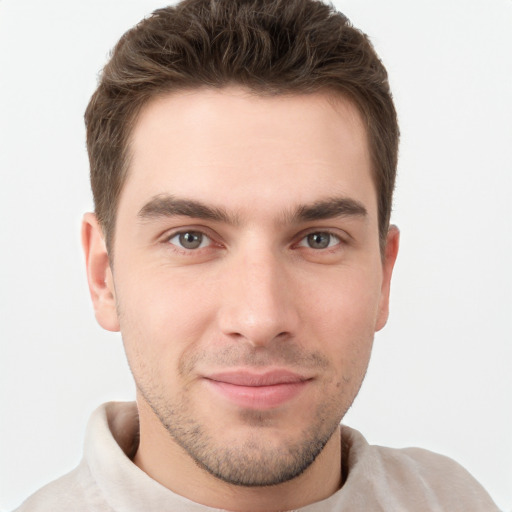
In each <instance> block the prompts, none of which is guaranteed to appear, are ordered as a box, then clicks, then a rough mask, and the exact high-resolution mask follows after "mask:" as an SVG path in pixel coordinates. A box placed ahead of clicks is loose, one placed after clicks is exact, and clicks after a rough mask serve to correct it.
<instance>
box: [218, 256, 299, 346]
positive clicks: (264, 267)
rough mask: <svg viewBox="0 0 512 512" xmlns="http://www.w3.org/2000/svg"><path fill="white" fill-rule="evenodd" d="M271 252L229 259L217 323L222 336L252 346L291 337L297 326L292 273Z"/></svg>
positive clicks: (281, 260)
mask: <svg viewBox="0 0 512 512" xmlns="http://www.w3.org/2000/svg"><path fill="white" fill-rule="evenodd" d="M283 260H284V258H280V257H279V255H275V254H273V253H272V251H271V250H259V251H253V252H251V254H247V253H246V254H243V255H239V256H238V257H236V258H235V257H234V258H230V261H229V263H228V267H227V269H226V275H227V277H226V279H225V280H223V287H222V290H221V292H220V293H221V294H222V300H221V307H220V310H219V311H218V322H219V327H220V330H221V332H222V333H223V334H224V335H225V336H229V337H231V338H237V339H238V340H240V341H245V342H246V343H249V344H250V345H252V346H254V347H258V346H265V345H268V344H269V343H272V342H274V341H276V340H277V339H281V340H284V339H289V338H291V337H294V336H295V334H296V331H297V327H298V320H299V314H298V308H297V304H296V300H297V295H296V294H295V293H294V286H293V272H292V269H291V268H289V265H287V264H286V261H283Z"/></svg>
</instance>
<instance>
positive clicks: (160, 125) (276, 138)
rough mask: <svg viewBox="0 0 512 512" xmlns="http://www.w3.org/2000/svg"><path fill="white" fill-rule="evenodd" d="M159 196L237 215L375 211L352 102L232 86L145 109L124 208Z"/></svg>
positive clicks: (366, 153)
mask: <svg viewBox="0 0 512 512" xmlns="http://www.w3.org/2000/svg"><path fill="white" fill-rule="evenodd" d="M162 193H168V194H172V195H179V196H183V197H189V198H194V199H198V200H201V201H206V202H208V203H210V204H212V203H213V204H217V205H218V206H223V207H225V206H226V205H227V206H228V207H229V206H230V205H232V206H233V207H234V208H238V209H242V210H243V209H244V207H247V206H249V205H250V206H251V208H252V209H254V208H256V207H257V206H258V205H260V206H261V207H262V208H266V209H269V208H270V209H272V208H274V207H275V208H277V207H278V206H285V205H286V204H287V203H289V202H296V203H308V202H312V201H315V200H317V199H318V198H319V197H327V196H333V195H343V196H347V195H348V196H357V197H355V198H356V199H358V200H360V201H362V200H364V202H366V203H371V204H369V205H368V204H367V208H368V209H369V211H372V208H373V206H374V205H376V194H375V190H374V187H373V180H372V178H371V163H370V156H369V150H368V141H367V135H366V131H365V128H364V125H363V122H362V120H361V117H360V115H359V113H358V110H357V108H356V107H355V106H354V105H353V104H352V103H351V102H349V101H348V100H346V99H345V98H343V97H334V96H333V95H329V94H327V93H318V94H308V95H278V96H271V97H269V96H261V95H256V94H253V93H251V92H249V91H247V90H245V89H242V88H237V87H230V88H225V89H216V90H212V89H199V90H192V91H185V92H179V93H172V94H169V95H165V96H162V97H159V98H156V99H154V100H152V101H151V102H150V103H149V104H148V105H146V106H145V107H144V108H143V110H142V111H141V114H140V116H139V118H138V120H137V123H136V125H135V127H134V130H133V133H132V137H131V142H130V166H129V173H128V178H127V181H126V184H125V187H124V189H123V192H122V194H121V202H120V203H121V204H122V203H123V201H124V202H126V201H128V202H129V203H133V206H134V207H137V204H138V206H139V207H140V206H142V202H143V201H144V200H147V199H148V198H150V197H154V196H156V195H158V194H162ZM255 199H258V201H257V203H256V201H255ZM121 204H120V207H121Z"/></svg>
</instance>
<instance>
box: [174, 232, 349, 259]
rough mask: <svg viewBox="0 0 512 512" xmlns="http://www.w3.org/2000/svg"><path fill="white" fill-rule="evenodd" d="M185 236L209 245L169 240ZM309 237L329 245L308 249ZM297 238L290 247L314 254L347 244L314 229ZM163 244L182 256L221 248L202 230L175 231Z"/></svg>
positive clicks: (334, 234) (342, 239) (219, 244)
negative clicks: (323, 239) (317, 237)
mask: <svg viewBox="0 0 512 512" xmlns="http://www.w3.org/2000/svg"><path fill="white" fill-rule="evenodd" d="M187 234H194V235H200V236H202V237H204V238H205V239H207V240H206V242H207V241H208V240H209V243H207V245H203V243H204V242H205V240H204V238H203V240H201V242H200V245H199V246H198V247H196V248H187V247H182V246H180V245H178V243H173V242H171V240H173V239H174V238H177V237H181V236H184V235H187ZM311 235H327V236H328V237H329V238H330V239H329V245H328V246H327V247H321V248H313V247H309V246H308V245H306V244H307V239H308V237H309V236H311ZM299 236H300V238H299V241H298V242H296V243H294V244H293V245H292V247H293V248H295V247H304V248H306V249H309V250H312V251H314V252H315V253H320V252H335V251H336V250H337V249H338V247H339V246H342V245H345V244H346V243H347V241H346V240H345V239H344V238H343V237H341V236H340V235H339V234H337V233H334V232H332V231H330V230H328V229H326V230H319V229H316V230H312V231H309V232H305V233H301V234H300V235H299ZM332 239H335V241H336V243H335V244H334V245H331V241H332ZM165 242H166V243H167V244H169V245H171V246H173V250H174V251H176V252H178V253H180V254H182V255H194V254H197V253H198V252H200V251H201V252H202V250H207V249H209V248H211V247H212V245H217V246H219V247H221V246H222V244H221V243H217V242H215V240H214V238H213V237H212V236H211V235H208V234H207V233H205V232H204V230H202V229H184V230H180V231H175V232H173V233H171V234H170V235H168V236H166V237H165Z"/></svg>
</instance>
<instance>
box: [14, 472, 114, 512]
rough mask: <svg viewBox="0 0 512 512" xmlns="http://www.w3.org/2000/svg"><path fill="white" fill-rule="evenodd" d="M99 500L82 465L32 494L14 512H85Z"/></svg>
mask: <svg viewBox="0 0 512 512" xmlns="http://www.w3.org/2000/svg"><path fill="white" fill-rule="evenodd" d="M98 498H99V497H98V496H96V491H95V486H94V484H93V480H92V477H91V475H90V473H89V471H88V468H87V466H86V465H84V464H80V465H79V466H78V467H77V468H75V469H74V470H73V471H71V472H69V473H67V474H66V475H64V476H62V477H60V478H58V479H57V480H54V481H53V482H50V483H49V484H47V485H45V486H44V487H42V488H41V489H39V490H38V491H37V492H35V493H34V494H32V496H30V497H29V498H27V499H26V500H25V501H24V502H23V503H22V504H21V505H20V506H19V507H18V508H17V509H16V510H15V511H14V512H61V511H62V512H64V511H66V512H68V511H69V510H73V511H74V512H82V511H84V512H85V511H88V510H90V509H91V508H90V507H91V505H92V502H94V501H96V500H97V499H98ZM102 510H105V512H107V511H109V510H110V508H103V509H102Z"/></svg>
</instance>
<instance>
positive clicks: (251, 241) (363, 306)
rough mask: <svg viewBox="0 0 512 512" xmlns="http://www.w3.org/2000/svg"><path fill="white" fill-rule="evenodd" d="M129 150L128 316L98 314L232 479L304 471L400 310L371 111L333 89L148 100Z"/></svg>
mask: <svg viewBox="0 0 512 512" xmlns="http://www.w3.org/2000/svg"><path fill="white" fill-rule="evenodd" d="M131 153H132V159H131V162H130V171H129V175H128V178H127V181H126V183H125V185H124V188H123V190H122V193H121V197H120V202H119V208H118V213H117V221H116V235H115V242H114V265H113V278H112V279H113V281H110V283H111V284H110V285H109V286H110V291H111V292H112V296H113V300H115V303H116V309H111V310H110V312H107V313H105V312H101V306H99V307H98V306H97V311H98V310H99V311H100V314H99V315H98V318H99V319H100V323H102V324H103V325H104V326H105V327H107V328H109V329H116V328H117V322H119V326H120V330H121V332H122V337H123V340H124V344H125V348H126V353H127V357H128V361H129V364H130V367H131V370H132V372H133V375H134V378H135V381H136V385H137V390H138V401H139V406H140V408H141V411H146V413H144V414H146V416H147V417H146V418H145V419H144V421H149V422H157V423H161V425H163V426H164V427H165V429H166V430H167V432H168V433H170V438H169V442H171V443H175V444H176V445H179V446H180V447H181V448H183V449H184V450H185V451H186V452H187V453H188V454H189V455H191V456H192V458H193V459H194V460H195V461H196V462H198V463H199V465H200V466H202V467H204V468H205V469H207V470H208V471H209V472H210V473H212V474H214V475H215V476H217V477H219V478H221V479H223V480H226V481H228V482H231V483H235V484H242V485H264V484H275V483H279V482H282V481H286V480H288V479H290V478H293V477H294V476H297V475H298V474H300V473H301V472H302V471H304V470H305V469H306V468H307V467H308V466H309V465H310V464H311V463H312V462H313V460H314V459H315V458H316V456H317V455H318V454H319V452H320V451H321V450H322V448H323V447H324V445H325V444H326V443H328V442H329V440H330V439H331V437H332V435H333V433H335V432H336V431H337V428H338V425H339V422H340V420H341V418H342V417H343V415H344V414H345V412H346V411H347V409H348V408H349V407H350V405H351V404H352V401H353V399H354V397H355V396H356V394H357V392H358V390H359V387H360V385H361V382H362V380H363V377H364V374H365V371H366V368H367V365H368V360H369V357H370V351H371V347H372V341H373V336H374V332H375V331H376V330H378V329H380V328H381V327H382V326H383V325H384V323H385V321H386V318H387V301H388V291H389V290H388V286H389V279H390V274H391V268H392V265H393V261H394V257H395V255H396V246H397V243H396V239H397V234H396V233H395V232H393V233H392V234H391V235H390V237H391V238H393V240H392V244H391V245H392V246H393V247H395V249H394V250H392V251H391V253H389V254H387V256H386V257H385V258H384V260H383V259H382V258H381V253H380V249H379V236H378V222H377V196H376V190H375V187H374V183H373V181H372V177H371V164H370V157H369V151H368V145H367V139H366V135H365V131H364V127H363V124H362V122H361V119H360V116H359V114H358V112H357V110H356V109H355V108H354V107H353V106H352V105H351V104H350V103H349V102H347V101H346V100H344V99H343V98H336V99H335V100H333V99H332V98H331V99H329V97H328V96H327V95H323V94H312V95H300V96H299V95H297V96H278V97H261V96H254V95H251V94H250V93H249V92H247V91H245V90H243V89H239V88H229V89H223V90H220V91H219V90H215V91H214V90H208V89H203V90H195V91H191V92H183V93H176V94H173V95H168V96H165V97H162V98H159V99H156V100H154V101H153V102H152V103H150V104H149V105H148V106H146V107H145V108H144V110H143V111H142V114H141V116H140V118H139V119H138V121H137V124H136V126H135V129H134V132H133V137H132V141H131ZM388 252H389V251H388ZM109 315H110V316H109ZM148 411H149V412H148ZM141 421H142V419H141ZM166 435H167V433H166ZM181 448H180V449H181Z"/></svg>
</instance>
